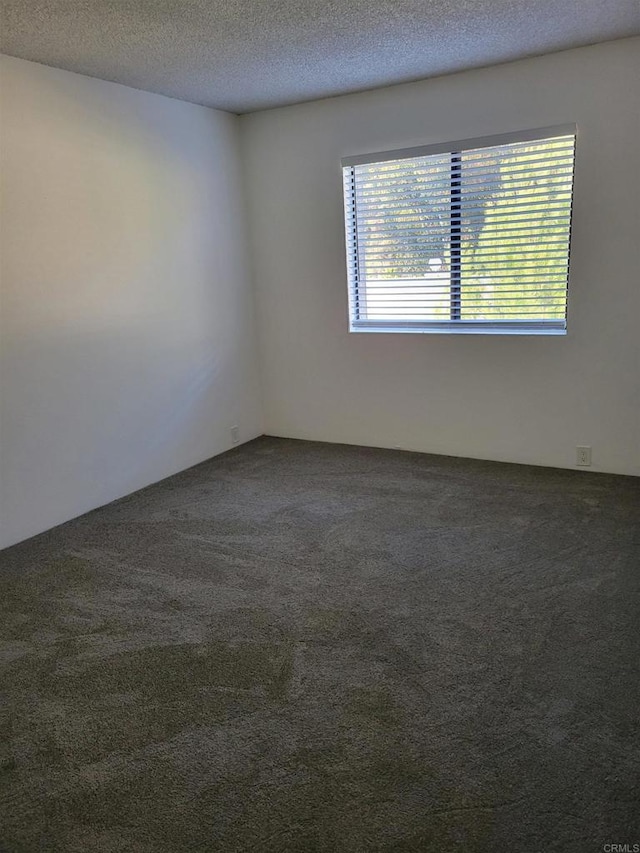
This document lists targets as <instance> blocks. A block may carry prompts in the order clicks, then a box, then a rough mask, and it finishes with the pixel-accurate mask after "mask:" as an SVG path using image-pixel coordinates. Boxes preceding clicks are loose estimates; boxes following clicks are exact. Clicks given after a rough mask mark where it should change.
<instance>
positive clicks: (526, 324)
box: [341, 123, 578, 335]
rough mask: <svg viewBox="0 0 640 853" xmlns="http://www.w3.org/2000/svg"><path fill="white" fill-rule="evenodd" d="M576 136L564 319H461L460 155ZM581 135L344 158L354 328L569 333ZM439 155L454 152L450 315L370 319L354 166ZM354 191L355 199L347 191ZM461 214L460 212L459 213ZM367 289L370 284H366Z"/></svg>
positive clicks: (556, 133) (564, 127) (553, 132)
mask: <svg viewBox="0 0 640 853" xmlns="http://www.w3.org/2000/svg"><path fill="white" fill-rule="evenodd" d="M564 136H573V137H574V149H573V164H572V165H573V168H572V173H571V199H570V202H569V225H568V233H567V277H566V303H565V317H564V320H556V319H554V320H535V321H531V320H498V319H489V320H463V319H462V313H461V308H462V292H463V281H462V251H461V240H460V232H461V228H460V219H461V213H462V206H461V203H460V201H461V180H460V179H461V166H462V160H461V155H462V153H463V152H464V151H468V150H474V149H480V148H493V147H498V146H500V145H509V144H512V143H518V142H537V141H541V140H551V139H554V138H556V137H564ZM577 140H578V128H577V125H576V124H575V123H568V124H561V125H553V126H549V127H542V128H535V129H529V130H522V131H516V132H511V133H501V134H494V135H491V136H481V137H473V138H470V139H462V140H456V141H453V142H442V143H437V144H431V145H419V146H415V147H411V148H398V149H391V150H388V151H381V152H372V153H369V154H359V155H355V156H350V157H343V158H342V160H341V166H342V174H343V188H344V225H345V249H346V257H347V277H348V295H349V331H350V332H375V333H381V332H382V333H398V332H400V333H426V334H430V333H435V334H481V335H486V334H490V335H566V334H567V319H568V296H569V279H570V257H571V232H572V225H573V201H574V191H575V164H576V149H577ZM438 154H449V155H450V156H451V171H450V194H449V197H450V210H451V217H450V226H449V233H450V254H451V263H450V267H451V269H450V273H451V275H450V284H449V288H450V306H451V308H450V319H449V320H433V321H429V320H392V319H389V320H382V319H380V320H367V319H361V318H359V317H358V316H357V314H358V305H357V301H358V291H359V288H360V287H362V285H360V284H359V280H360V279H361V278H362V276H361V273H360V269H359V248H358V230H357V210H356V188H355V171H354V168H353V167H356V166H362V165H369V164H372V163H376V164H377V163H386V162H389V161H401V160H407V159H412V158H416V157H426V156H432V155H438ZM346 170H350V172H349V174H350V190H349V192H348V191H347V172H346ZM349 194H350V197H351V200H350V201H349V199H348V196H349ZM456 214H457V216H456ZM350 250H351V251H353V253H354V258H355V259H356V260H355V261H354V262H353V263H352V262H350V260H349V251H350ZM364 289H365V291H366V284H365V285H364Z"/></svg>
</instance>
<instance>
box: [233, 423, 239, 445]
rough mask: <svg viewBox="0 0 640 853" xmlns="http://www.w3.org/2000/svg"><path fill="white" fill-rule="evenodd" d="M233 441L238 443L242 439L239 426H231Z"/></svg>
mask: <svg viewBox="0 0 640 853" xmlns="http://www.w3.org/2000/svg"><path fill="white" fill-rule="evenodd" d="M231 441H232V442H233V443H234V444H237V443H238V442H239V441H240V429H239V428H238V427H237V426H232V427H231Z"/></svg>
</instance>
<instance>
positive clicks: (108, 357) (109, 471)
mask: <svg viewBox="0 0 640 853" xmlns="http://www.w3.org/2000/svg"><path fill="white" fill-rule="evenodd" d="M1 71H2V101H1V120H2V136H1V140H0V142H1V158H2V159H1V178H2V184H1V192H2V227H1V240H2V243H1V247H0V248H1V257H2V267H1V273H2V277H1V291H0V293H1V301H0V323H1V325H0V406H1V408H0V507H1V511H0V520H1V525H2V526H1V530H0V546H6V545H9V544H11V543H13V542H16V541H18V540H20V539H24V538H25V537H28V536H30V535H32V534H35V533H38V532H39V531H42V530H44V529H46V528H49V527H51V526H53V525H56V524H58V523H60V522H62V521H65V520H67V519H69V518H72V517H74V516H77V515H78V514H80V513H83V512H85V511H86V510H89V509H91V508H93V507H96V506H99V505H101V504H104V503H107V502H109V501H111V500H113V499H114V498H117V497H119V496H121V495H124V494H127V493H129V492H132V491H134V490H136V489H138V488H140V487H142V486H145V485H147V484H149V483H151V482H154V481H157V480H159V479H161V478H163V477H166V476H168V475H169V474H172V473H174V472H176V471H179V470H181V469H183V468H186V467H188V466H190V465H193V464H195V463H197V462H200V461H201V460H203V459H206V458H208V457H210V456H213V455H214V454H216V453H219V452H221V451H223V450H226V449H227V448H228V447H230V445H231V439H230V427H231V426H232V425H235V424H238V425H239V426H240V435H241V440H247V439H249V438H252V437H254V436H255V435H257V434H259V433H260V432H261V431H262V424H261V411H260V403H259V396H258V388H257V382H256V375H255V371H254V363H255V361H254V352H253V341H254V338H255V334H254V328H253V323H252V297H251V292H250V282H249V280H248V273H247V269H246V260H245V250H246V241H245V234H244V229H243V224H244V223H243V219H244V216H243V213H244V212H243V210H242V202H241V192H240V182H241V174H240V164H239V158H238V119H237V118H236V117H234V116H231V115H228V114H226V113H222V112H216V111H213V110H208V109H205V108H203V107H196V106H192V105H189V104H184V103H180V102H178V101H174V100H170V99H168V98H163V97H159V96H157V95H150V94H146V93H143V92H139V91H134V90H132V89H127V88H125V87H123V86H118V85H115V84H112V83H104V82H102V81H98V80H93V79H89V78H87V77H82V76H78V75H75V74H69V73H67V72H64V71H58V70H53V69H51V68H46V67H44V66H41V65H36V64H33V63H29V62H24V61H22V60H18V59H10V58H8V57H3V58H2V66H1Z"/></svg>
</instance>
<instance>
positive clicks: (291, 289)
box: [241, 39, 640, 474]
mask: <svg viewBox="0 0 640 853" xmlns="http://www.w3.org/2000/svg"><path fill="white" fill-rule="evenodd" d="M639 83H640V39H627V40H623V41H619V42H612V43H608V44H605V45H600V46H596V47H589V48H582V49H579V50H573V51H567V52H564V53H558V54H554V55H551V56H546V57H541V58H537V59H530V60H525V61H521V62H517V63H513V64H509V65H503V66H498V67H494V68H488V69H483V70H479V71H471V72H467V73H463V74H456V75H452V76H448V77H442V78H439V79H435V80H431V81H424V82H420V83H412V84H408V85H402V86H396V87H392V88H388V89H382V90H378V91H375V92H370V93H363V94H357V95H349V96H345V97H340V98H334V99H329V100H324V101H317V102H314V103H309V104H303V105H299V106H294V107H288V108H283V109H277V110H272V111H268V112H263V113H257V114H253V115H249V116H245V117H243V118H242V120H241V121H242V131H243V146H244V156H245V166H246V177H247V181H248V182H249V185H250V187H251V193H250V196H249V203H250V230H251V234H252V242H253V266H254V271H255V277H256V286H257V297H258V310H259V328H260V333H261V340H262V352H261V363H262V368H263V384H264V398H265V405H266V410H265V418H266V424H265V428H266V430H265V431H266V432H268V433H272V434H276V435H282V436H293V437H297V438H309V439H321V440H327V441H343V442H350V443H354V444H370V445H380V446H386V447H391V446H395V445H399V446H401V447H404V448H409V449H414V450H421V451H432V452H435V453H445V454H454V455H460V456H475V457H481V458H489V459H498V460H507V461H514V462H530V463H535V464H540V465H556V466H560V467H573V465H574V463H575V447H576V445H582V444H588V445H592V446H593V468H592V470H604V471H612V472H619V473H627V474H640V390H639V385H640V332H639V330H638V323H639V317H640V251H639V246H640V227H639V225H640V220H639V214H638V211H639V210H640V204H639V201H638V200H639V199H640V167H639V161H638V140H639V136H640V118H639V117H640V100H639V94H638V93H639V92H640V86H639V85H638V84H639ZM567 122H577V123H578V127H579V139H578V144H577V167H576V184H575V207H574V230H573V244H572V252H571V281H570V299H569V334H568V336H567V337H566V338H561V337H548V338H545V337H490V336H447V335H432V336H430V335H398V334H392V335H373V334H369V335H365V334H360V335H358V334H351V335H350V334H348V332H347V289H346V273H345V261H344V238H343V220H342V198H341V176H340V158H341V157H343V156H345V155H353V154H358V153H362V152H369V151H381V150H386V149H390V148H394V147H405V146H410V145H415V144H420V143H436V142H442V141H448V140H454V139H464V138H469V137H475V136H483V135H489V134H493V133H501V132H507V131H514V130H523V129H526V128H536V127H544V126H548V125H554V124H564V123H567Z"/></svg>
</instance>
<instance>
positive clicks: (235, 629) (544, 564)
mask: <svg viewBox="0 0 640 853" xmlns="http://www.w3.org/2000/svg"><path fill="white" fill-rule="evenodd" d="M639 507H640V480H638V479H634V478H626V477H614V476H608V475H597V474H583V473H578V472H571V471H559V470H551V469H543V468H533V467H524V466H517V465H502V464H498V463H490V462H474V461H469V460H460V459H452V458H446V457H436V456H426V455H420V454H411V453H401V452H396V451H384V450H373V449H367V448H357V447H344V446H336V445H327V444H316V443H309V442H301V441H288V440H283V439H269V438H263V439H258V440H257V441H255V442H252V443H250V444H248V445H245V446H244V447H241V448H239V449H237V450H234V451H233V452H230V453H228V454H225V455H224V456H221V457H218V458H217V459H214V460H212V461H210V462H207V463H205V464H203V465H199V466H198V467H196V468H193V469H191V470H190V471H187V472H185V473H183V474H180V475H178V476H176V477H173V478H171V479H169V480H166V481H165V482H163V483H160V484H158V485H156V486H153V487H151V488H149V489H146V490H144V491H143V492H139V493H138V494H135V495H133V496H131V497H129V498H126V499H124V500H122V501H119V502H117V503H115V504H112V505H110V506H109V507H106V508H104V509H101V510H97V511H96V512H92V513H90V514H88V515H86V516H84V517H82V518H80V519H77V520H76V521H73V522H70V523H69V524H66V525H63V526H62V527H59V528H57V529H56V530H54V531H51V532H49V533H46V534H43V535H42V536H39V537H36V538H35V539H32V540H30V541H28V542H25V543H23V544H21V545H18V546H16V547H14V548H11V549H8V550H6V551H4V552H2V554H0V561H1V564H2V571H1V572H0V586H1V591H2V622H1V636H2V662H3V675H2V697H3V698H2V717H1V725H2V735H3V752H2V755H1V774H0V780H1V807H0V808H1V829H0V838H1V839H2V842H1V843H0V847H1V846H2V845H4V849H5V850H7V851H11V853H21V851H46V852H47V853H48V852H49V851H53V853H55V851H74V853H76V851H77V853H93V851H104V853H116V851H117V853H125V851H126V853H165V851H166V853H179V852H180V851H203V852H204V851H224V853H236V851H257V853H263V852H264V853H268V852H270V851H273V853H284V851H310V853H311V851H323V853H324V851H327V853H343V852H344V853H356V851H357V852H358V853H360V851H362V852H363V853H365V851H389V852H390V853H391V851H394V853H400V851H416V853H430V852H431V851H433V852H434V853H447V851H461V852H462V851H464V853H479V851H482V853H485V851H486V853H503V852H504V853H518V852H519V851H523V852H524V853H550V851H562V853H574V851H575V853H589V851H593V853H599V851H602V850H603V849H604V845H605V844H611V843H629V844H633V843H636V842H640V803H639V800H640V795H639V792H640V731H639V724H638V723H639V716H640V687H639V684H640V677H639V676H640V673H639V664H640V619H639V615H640V543H639V540H638V523H639Z"/></svg>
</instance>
